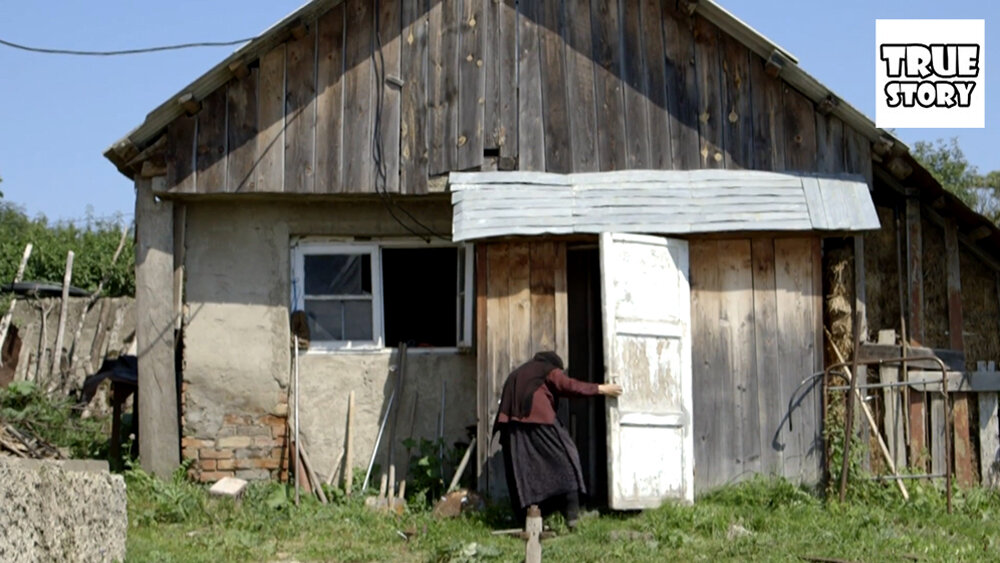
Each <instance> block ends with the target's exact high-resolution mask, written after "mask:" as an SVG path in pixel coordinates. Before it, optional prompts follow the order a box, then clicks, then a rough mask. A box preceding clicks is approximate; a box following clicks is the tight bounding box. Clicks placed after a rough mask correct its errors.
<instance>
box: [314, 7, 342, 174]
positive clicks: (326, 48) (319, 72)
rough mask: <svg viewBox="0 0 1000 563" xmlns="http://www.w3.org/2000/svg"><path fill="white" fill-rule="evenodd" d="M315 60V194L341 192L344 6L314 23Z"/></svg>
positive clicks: (336, 8)
mask: <svg viewBox="0 0 1000 563" xmlns="http://www.w3.org/2000/svg"><path fill="white" fill-rule="evenodd" d="M318 27H319V30H318V32H317V33H318V41H317V47H316V48H317V51H318V53H317V60H316V83H317V92H318V94H317V96H316V174H315V182H316V191H317V192H318V193H338V192H343V191H344V184H343V164H342V161H341V158H342V155H343V152H344V142H343V139H344V137H343V134H344V4H343V3H340V4H337V5H336V6H334V7H333V8H331V9H330V11H329V12H327V13H325V14H323V16H321V17H320V18H319V22H318Z"/></svg>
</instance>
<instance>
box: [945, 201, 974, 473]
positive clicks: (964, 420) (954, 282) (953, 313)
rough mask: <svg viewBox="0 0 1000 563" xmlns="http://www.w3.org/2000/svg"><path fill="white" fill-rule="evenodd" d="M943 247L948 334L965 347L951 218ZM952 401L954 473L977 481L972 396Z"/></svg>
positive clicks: (956, 345) (955, 229)
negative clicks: (974, 463) (973, 444)
mask: <svg viewBox="0 0 1000 563" xmlns="http://www.w3.org/2000/svg"><path fill="white" fill-rule="evenodd" d="M944 248H945V257H946V261H947V271H948V335H949V341H950V346H951V348H952V349H953V350H961V351H963V352H964V351H965V340H964V338H963V336H962V326H963V324H964V322H963V319H962V276H961V266H960V260H959V248H958V225H957V224H956V223H955V221H948V222H947V223H945V227H944ZM949 400H951V401H952V416H953V422H952V424H953V426H954V430H955V446H954V447H955V477H956V478H957V479H958V484H959V485H960V486H962V487H970V486H972V485H974V484H975V471H974V470H973V467H972V464H973V462H972V457H973V446H972V436H971V432H970V429H969V396H968V394H966V393H955V394H954V395H951V396H949Z"/></svg>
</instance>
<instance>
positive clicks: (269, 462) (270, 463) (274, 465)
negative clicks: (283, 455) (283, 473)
mask: <svg viewBox="0 0 1000 563" xmlns="http://www.w3.org/2000/svg"><path fill="white" fill-rule="evenodd" d="M253 466H254V467H259V468H261V469H278V468H279V467H280V466H281V460H279V459H271V458H262V459H255V460H253Z"/></svg>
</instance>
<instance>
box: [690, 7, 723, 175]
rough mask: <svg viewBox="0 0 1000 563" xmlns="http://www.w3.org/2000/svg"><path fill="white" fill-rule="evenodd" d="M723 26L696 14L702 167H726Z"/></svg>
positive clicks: (696, 65) (699, 132) (696, 58)
mask: <svg viewBox="0 0 1000 563" xmlns="http://www.w3.org/2000/svg"><path fill="white" fill-rule="evenodd" d="M719 37H720V33H719V29H718V28H717V27H715V25H713V24H712V23H710V22H709V21H708V20H706V19H704V18H701V17H695V27H694V39H695V46H694V55H695V57H694V60H695V67H696V68H697V71H698V134H699V137H700V138H701V148H700V155H701V161H700V163H701V166H700V167H701V168H724V167H725V164H726V162H725V160H726V159H725V155H724V151H725V138H724V137H723V128H724V125H723V123H724V121H725V119H726V117H725V115H723V113H722V84H721V78H720V75H721V74H722V72H721V69H720V62H719Z"/></svg>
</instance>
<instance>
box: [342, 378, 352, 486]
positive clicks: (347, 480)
mask: <svg viewBox="0 0 1000 563" xmlns="http://www.w3.org/2000/svg"><path fill="white" fill-rule="evenodd" d="M353 434H354V391H351V394H350V395H349V396H348V397H347V444H346V447H345V448H344V449H345V451H344V492H346V493H347V496H351V486H352V485H353V484H354V440H353Z"/></svg>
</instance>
